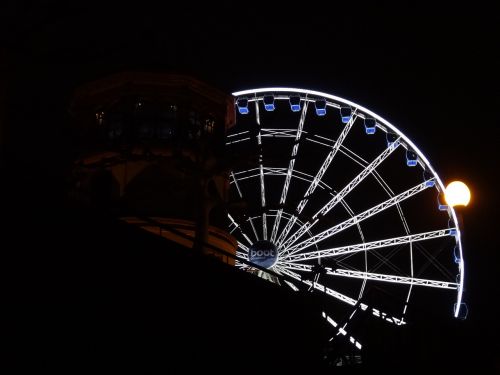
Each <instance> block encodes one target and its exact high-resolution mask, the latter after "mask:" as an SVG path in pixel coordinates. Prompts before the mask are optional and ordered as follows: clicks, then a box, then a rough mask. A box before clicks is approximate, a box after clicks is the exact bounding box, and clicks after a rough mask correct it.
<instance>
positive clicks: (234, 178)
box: [231, 171, 243, 198]
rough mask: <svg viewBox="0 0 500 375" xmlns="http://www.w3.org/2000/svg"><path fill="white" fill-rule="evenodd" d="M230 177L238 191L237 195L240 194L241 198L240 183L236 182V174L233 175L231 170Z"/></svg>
mask: <svg viewBox="0 0 500 375" xmlns="http://www.w3.org/2000/svg"><path fill="white" fill-rule="evenodd" d="M231 178H232V179H233V183H234V186H236V191H238V195H239V196H240V198H243V194H242V193H241V189H240V185H239V184H238V180H236V176H235V175H234V173H233V171H231Z"/></svg>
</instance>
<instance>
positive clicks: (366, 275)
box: [327, 269, 458, 289]
mask: <svg viewBox="0 0 500 375" xmlns="http://www.w3.org/2000/svg"><path fill="white" fill-rule="evenodd" d="M327 274H328V275H332V276H343V277H349V278H355V279H368V280H376V281H385V282H389V283H396V284H410V285H419V286H427V287H432V288H441V289H458V284H457V283H450V282H447V281H439V280H428V279H418V278H415V277H406V276H396V275H384V274H380V273H371V272H361V271H351V270H343V269H336V270H327Z"/></svg>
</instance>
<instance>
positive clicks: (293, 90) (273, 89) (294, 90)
mask: <svg viewBox="0 0 500 375" xmlns="http://www.w3.org/2000/svg"><path fill="white" fill-rule="evenodd" d="M266 92H273V93H275V92H286V93H299V94H306V95H314V96H318V97H322V98H325V99H330V100H332V101H334V102H340V103H343V104H346V105H349V106H351V107H354V108H358V109H359V110H361V111H362V112H364V113H366V114H368V115H370V116H372V117H373V118H374V119H376V120H377V121H378V122H380V123H381V124H383V125H384V126H386V127H387V128H389V129H391V130H392V131H393V132H394V133H396V134H397V135H399V136H400V137H401V139H403V140H404V142H406V144H407V145H408V146H409V147H411V149H412V151H414V152H415V153H416V154H417V155H418V157H419V158H420V160H421V161H422V162H423V163H424V164H425V166H426V168H427V169H428V170H429V171H430V172H431V173H432V174H433V176H434V178H435V179H436V181H437V184H438V189H439V191H440V192H441V193H443V192H444V191H445V186H444V184H443V181H442V180H441V178H440V177H439V175H438V174H437V173H436V171H435V170H434V168H432V166H431V163H430V162H429V160H428V159H427V158H426V157H425V156H424V154H423V153H422V151H421V150H420V149H419V148H418V147H417V146H416V145H415V144H414V143H413V142H412V141H411V140H410V139H409V138H408V137H407V136H406V135H404V134H403V133H402V132H401V131H400V130H399V129H398V128H396V127H395V126H394V125H393V124H391V123H390V122H389V121H387V120H386V119H384V118H382V117H380V116H379V115H377V114H376V113H374V112H372V111H370V110H369V109H366V108H365V107H363V106H360V105H359V104H356V103H354V102H351V101H349V100H347V99H343V98H341V97H338V96H335V95H330V94H326V93H324V92H321V91H314V90H306V89H297V88H289V87H268V88H260V89H252V90H244V91H237V92H233V96H235V97H238V96H245V95H253V94H259V93H266ZM448 214H449V215H450V216H451V217H452V218H453V222H454V223H455V228H456V229H457V232H456V236H455V238H456V242H457V243H458V248H459V251H460V263H459V271H460V284H459V287H458V294H457V303H456V306H455V311H454V316H455V317H458V313H459V311H460V305H461V303H462V294H463V285H464V274H465V267H464V260H463V251H462V241H461V234H460V227H459V224H458V218H457V214H456V212H455V210H454V208H453V207H450V206H448Z"/></svg>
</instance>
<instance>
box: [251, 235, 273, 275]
mask: <svg viewBox="0 0 500 375" xmlns="http://www.w3.org/2000/svg"><path fill="white" fill-rule="evenodd" d="M248 260H249V261H250V262H252V263H255V264H257V265H258V266H261V267H265V268H271V267H273V266H274V265H275V264H276V262H277V261H278V249H277V248H276V245H275V244H274V243H272V242H271V241H268V240H262V241H257V242H254V243H253V244H252V246H250V248H249V249H248Z"/></svg>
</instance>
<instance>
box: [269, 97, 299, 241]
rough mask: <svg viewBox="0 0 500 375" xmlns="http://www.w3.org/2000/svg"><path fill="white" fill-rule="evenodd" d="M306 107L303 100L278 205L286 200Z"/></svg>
mask: <svg viewBox="0 0 500 375" xmlns="http://www.w3.org/2000/svg"><path fill="white" fill-rule="evenodd" d="M307 107H308V103H307V102H305V103H304V106H303V107H302V113H301V115H300V121H299V127H298V128H297V134H296V136H295V144H294V145H293V148H292V156H291V157H290V162H289V164H288V170H287V171H286V177H285V183H284V185H283V190H282V192H281V198H280V205H283V204H285V202H286V197H287V194H288V188H289V187H290V180H291V179H292V172H293V166H294V164H295V157H296V156H297V153H298V152H299V145H300V143H299V141H300V137H301V136H302V130H303V128H304V122H305V120H306V114H307ZM282 213H283V209H282V208H280V209H279V211H278V215H276V219H275V220H274V226H273V231H272V234H271V242H274V240H275V239H276V234H277V232H278V228H279V225H280V220H281V214H282Z"/></svg>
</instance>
